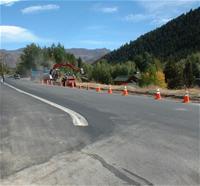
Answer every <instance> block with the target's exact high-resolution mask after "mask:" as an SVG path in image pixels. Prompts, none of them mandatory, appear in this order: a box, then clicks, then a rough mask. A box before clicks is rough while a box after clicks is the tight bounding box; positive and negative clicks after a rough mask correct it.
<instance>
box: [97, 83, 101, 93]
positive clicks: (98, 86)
mask: <svg viewBox="0 0 200 186" xmlns="http://www.w3.org/2000/svg"><path fill="white" fill-rule="evenodd" d="M100 91H101V87H100V85H99V84H98V85H97V88H96V92H100Z"/></svg>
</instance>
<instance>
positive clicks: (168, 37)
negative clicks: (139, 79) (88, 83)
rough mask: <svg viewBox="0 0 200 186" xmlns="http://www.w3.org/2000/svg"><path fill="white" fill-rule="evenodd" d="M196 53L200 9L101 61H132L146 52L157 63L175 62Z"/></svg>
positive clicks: (198, 37) (199, 38) (180, 17)
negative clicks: (157, 60) (173, 60)
mask: <svg viewBox="0 0 200 186" xmlns="http://www.w3.org/2000/svg"><path fill="white" fill-rule="evenodd" d="M197 51H200V8H198V9H195V10H191V11H190V12H188V13H187V14H183V15H181V16H179V17H177V18H175V19H173V20H171V21H169V22H168V23H167V24H165V25H164V26H161V27H160V28H158V29H156V30H154V31H151V32H149V33H147V34H144V35H142V36H141V37H139V38H138V39H137V40H135V41H131V42H130V43H129V44H125V45H123V46H121V47H120V48H119V49H117V50H114V51H112V52H111V53H109V54H107V55H105V56H104V57H103V59H107V60H108V62H125V61H128V60H133V59H134V57H135V56H136V55H138V54H142V53H144V52H148V53H151V54H153V55H154V56H155V57H157V58H159V59H161V60H166V59H169V58H173V59H176V60H179V59H181V58H185V57H186V56H187V55H189V54H191V53H193V52H197Z"/></svg>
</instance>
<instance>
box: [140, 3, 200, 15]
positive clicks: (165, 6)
mask: <svg viewBox="0 0 200 186" xmlns="http://www.w3.org/2000/svg"><path fill="white" fill-rule="evenodd" d="M138 3H139V4H140V5H142V6H143V7H144V8H145V9H146V10H147V11H148V12H153V13H155V12H159V13H160V12H162V11H169V12H171V11H172V10H175V9H180V8H183V7H190V6H191V5H193V4H197V3H200V1H198V0H162V1H159V0H148V1H147V0H140V1H138Z"/></svg>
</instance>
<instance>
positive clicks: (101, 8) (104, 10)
mask: <svg viewBox="0 0 200 186" xmlns="http://www.w3.org/2000/svg"><path fill="white" fill-rule="evenodd" d="M92 9H93V10H94V11H96V12H102V13H107V14H111V13H116V12H118V7H117V6H106V7H105V6H103V5H101V4H99V3H98V4H95V5H94V6H93V8H92Z"/></svg>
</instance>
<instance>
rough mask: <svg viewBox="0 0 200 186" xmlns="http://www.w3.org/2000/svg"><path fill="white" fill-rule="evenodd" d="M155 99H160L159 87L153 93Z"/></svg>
mask: <svg viewBox="0 0 200 186" xmlns="http://www.w3.org/2000/svg"><path fill="white" fill-rule="evenodd" d="M155 99H156V100H159V99H161V95H160V90H159V88H158V89H157V91H156V93H155Z"/></svg>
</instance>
